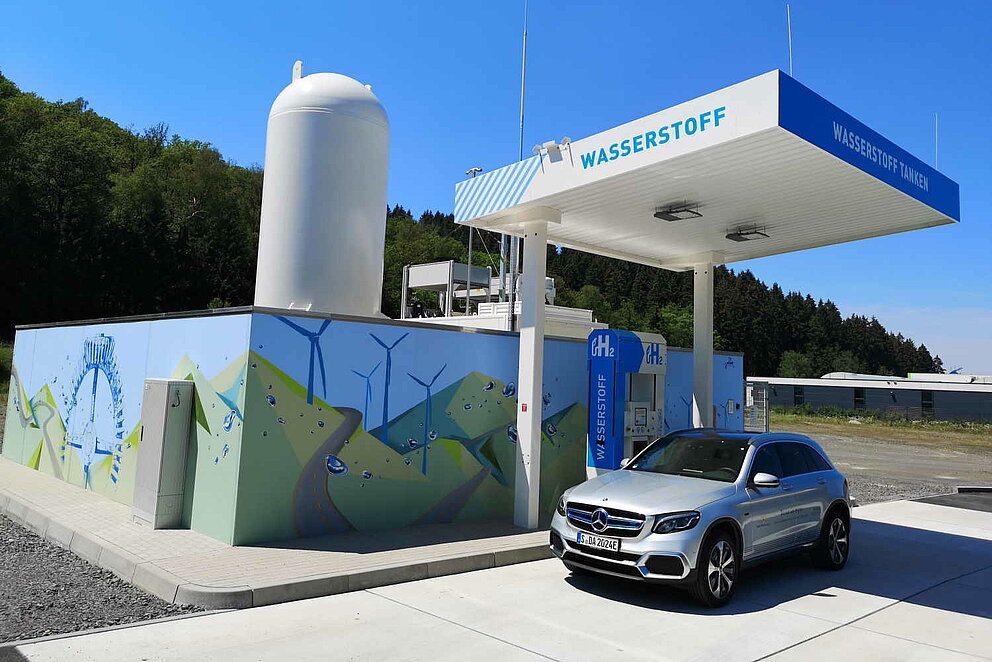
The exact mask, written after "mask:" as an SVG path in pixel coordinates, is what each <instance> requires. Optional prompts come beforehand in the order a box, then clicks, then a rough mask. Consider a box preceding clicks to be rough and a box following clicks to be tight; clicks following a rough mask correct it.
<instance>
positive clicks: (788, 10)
mask: <svg viewBox="0 0 992 662" xmlns="http://www.w3.org/2000/svg"><path fill="white" fill-rule="evenodd" d="M785 18H786V20H787V21H788V23H789V75H790V76H792V77H793V78H795V75H794V74H793V73H792V8H791V7H790V6H789V3H785Z"/></svg>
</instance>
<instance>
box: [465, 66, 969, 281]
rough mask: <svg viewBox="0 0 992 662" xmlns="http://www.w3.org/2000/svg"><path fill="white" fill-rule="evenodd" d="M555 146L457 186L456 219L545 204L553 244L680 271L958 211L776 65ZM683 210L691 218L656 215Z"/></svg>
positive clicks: (936, 219) (897, 228) (924, 171)
mask: <svg viewBox="0 0 992 662" xmlns="http://www.w3.org/2000/svg"><path fill="white" fill-rule="evenodd" d="M562 142H563V144H561V145H555V144H553V143H547V144H546V145H545V146H544V148H543V149H541V150H540V153H539V154H537V155H535V156H533V157H531V158H529V159H526V160H524V161H521V162H519V163H515V164H512V165H509V166H506V167H504V168H500V169H499V170H494V171H491V172H489V173H486V174H484V175H482V176H479V177H476V178H473V179H468V180H465V181H463V182H460V183H458V184H457V185H456V186H455V221H456V222H459V223H466V224H470V225H476V226H480V227H485V228H490V229H493V230H498V231H502V232H508V233H511V234H513V233H519V232H520V227H521V222H523V221H525V220H528V219H532V218H534V215H535V213H538V214H539V213H540V211H539V209H538V208H542V207H544V208H551V209H553V210H556V212H560V214H561V218H560V222H559V223H553V224H551V225H550V226H549V228H548V241H549V242H550V243H553V244H557V245H562V246H566V247H569V248H575V249H579V250H583V251H588V252H592V253H598V254H601V255H607V256H611V257H617V258H621V259H624V260H629V261H632V262H639V263H643V264H650V265H654V266H658V267H663V268H667V269H675V270H681V269H686V268H690V267H691V265H693V264H696V263H700V262H711V263H728V262H735V261H739V260H747V259H751V258H756V257H763V256H766V255H775V254H779V253H786V252H791V251H797V250H802V249H806V248H813V247H816V246H826V245H830V244H838V243H843V242H847V241H854V240H857V239H865V238H867V237H875V236H881V235H887V234H894V233H897V232H905V231H908V230H916V229H919V228H925V227H931V226H936V225H943V224H946V223H952V222H956V221H958V220H959V196H958V186H957V184H956V183H955V182H953V181H951V180H950V179H948V178H947V177H945V176H944V175H942V174H940V173H939V172H937V171H936V170H934V169H933V168H932V167H930V166H928V165H927V164H925V163H923V162H922V161H920V160H919V159H917V158H916V157H914V156H912V155H910V154H909V153H908V152H906V151H905V150H903V149H901V148H900V147H898V146H897V145H895V144H894V143H892V142H891V141H889V140H887V139H886V138H884V137H882V136H881V135H879V134H878V133H876V132H875V131H873V130H871V129H869V128H868V127H867V126H865V125H864V124H862V123H860V122H858V121H857V120H856V119H854V118H853V117H851V116H850V115H848V114H846V113H844V112H843V111H841V110H840V109H839V108H837V107H836V106H834V105H832V104H830V103H829V102H827V101H826V100H824V99H823V98H822V97H820V96H818V95H816V94H815V93H814V92H812V91H811V90H809V89H808V88H806V87H804V86H803V85H801V84H799V83H798V82H796V81H795V80H793V79H792V78H790V77H789V76H787V75H785V74H784V73H782V72H780V71H777V70H776V71H772V72H769V73H766V74H763V75H761V76H757V77H756V78H752V79H750V80H747V81H744V82H742V83H738V84H737V85H733V86H731V87H728V88H725V89H723V90H720V91H718V92H714V93H712V94H708V95H705V96H703V97H700V98H698V99H694V100H692V101H689V102H686V103H683V104H680V105H678V106H675V107H673V108H669V109H667V110H663V111H660V112H658V113H655V114H653V115H649V116H647V117H644V118H641V119H639V120H635V121H633V122H629V123H627V124H623V125H621V126H618V127H616V128H613V129H609V130H607V131H604V132H602V133H599V134H596V135H594V136H590V137H588V138H584V139H582V140H577V141H574V142H571V143H570V144H569V143H566V142H565V141H564V140H563V141H562ZM680 207H688V208H690V209H693V210H695V211H696V212H697V213H698V214H700V216H698V217H691V218H688V219H686V220H677V221H666V220H659V219H658V218H656V217H655V216H654V214H655V212H656V211H659V210H662V211H663V210H666V209H672V208H680ZM688 215H690V216H691V214H688ZM550 216H551V217H553V218H554V219H555V220H556V219H557V214H556V213H553V214H550ZM742 230H743V231H747V230H758V231H760V232H763V233H764V234H766V235H768V236H767V237H763V236H761V235H750V236H751V237H753V239H752V240H749V241H732V240H730V239H728V238H727V236H726V235H728V234H732V233H735V232H738V231H742ZM738 238H740V237H738Z"/></svg>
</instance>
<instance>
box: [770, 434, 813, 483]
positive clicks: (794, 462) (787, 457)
mask: <svg viewBox="0 0 992 662" xmlns="http://www.w3.org/2000/svg"><path fill="white" fill-rule="evenodd" d="M775 446H776V447H777V450H778V457H779V460H781V462H782V471H783V474H782V476H781V477H783V478H784V477H786V476H798V475H799V474H804V473H808V472H809V471H811V470H812V471H815V469H810V467H809V466H808V465H807V464H806V455H805V454H804V453H803V444H797V443H795V442H791V441H790V442H785V443H779V444H775Z"/></svg>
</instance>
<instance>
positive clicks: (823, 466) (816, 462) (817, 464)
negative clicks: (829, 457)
mask: <svg viewBox="0 0 992 662" xmlns="http://www.w3.org/2000/svg"><path fill="white" fill-rule="evenodd" d="M802 447H803V454H804V455H805V456H806V464H808V465H809V466H810V471H830V468H831V467H830V463H829V462H827V461H826V460H825V459H824V458H823V456H822V455H820V454H819V453H818V452H817V451H816V449H814V448H812V447H810V446H807V445H806V444H803V445H802Z"/></svg>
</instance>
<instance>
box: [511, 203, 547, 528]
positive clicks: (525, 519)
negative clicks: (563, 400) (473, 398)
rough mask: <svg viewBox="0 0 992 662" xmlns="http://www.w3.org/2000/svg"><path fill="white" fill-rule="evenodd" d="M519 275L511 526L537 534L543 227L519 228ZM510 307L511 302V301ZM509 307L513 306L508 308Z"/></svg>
mask: <svg viewBox="0 0 992 662" xmlns="http://www.w3.org/2000/svg"><path fill="white" fill-rule="evenodd" d="M523 230H524V233H523V239H524V269H523V274H522V278H523V282H522V283H521V288H520V353H519V358H518V368H517V468H516V482H515V483H514V499H513V523H514V524H515V525H517V526H520V527H524V528H528V529H536V528H537V527H538V519H539V514H540V509H539V505H540V494H541V422H542V419H543V413H544V407H543V404H544V402H543V394H544V318H545V312H544V278H545V273H546V271H547V257H548V253H547V247H548V222H547V220H536V221H532V222H529V223H527V224H526V225H524V227H523ZM510 301H513V299H512V298H511V299H510ZM511 305H512V304H511Z"/></svg>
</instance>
